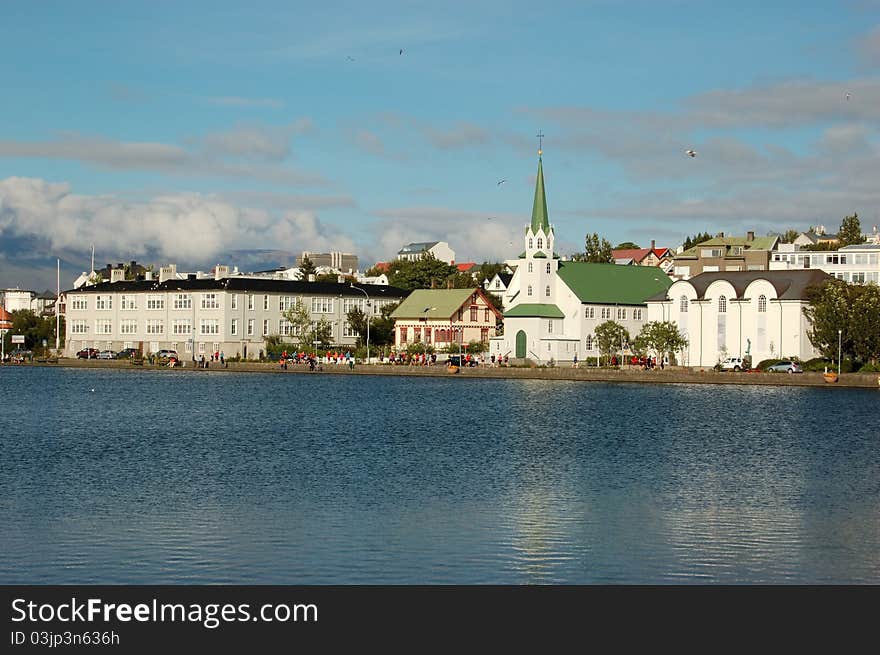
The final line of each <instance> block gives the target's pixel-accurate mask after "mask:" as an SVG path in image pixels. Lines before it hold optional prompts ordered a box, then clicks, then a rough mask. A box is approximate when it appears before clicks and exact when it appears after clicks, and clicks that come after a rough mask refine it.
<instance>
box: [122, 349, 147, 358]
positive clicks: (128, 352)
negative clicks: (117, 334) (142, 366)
mask: <svg viewBox="0 0 880 655" xmlns="http://www.w3.org/2000/svg"><path fill="white" fill-rule="evenodd" d="M140 354H141V351H140V350H138V349H137V348H123V349H122V350H120V351H119V352H118V353H116V359H131V358H132V357H138V356H140Z"/></svg>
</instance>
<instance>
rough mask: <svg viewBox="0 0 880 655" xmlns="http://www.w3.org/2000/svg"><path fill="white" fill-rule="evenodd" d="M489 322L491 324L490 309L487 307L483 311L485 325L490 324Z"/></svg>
mask: <svg viewBox="0 0 880 655" xmlns="http://www.w3.org/2000/svg"><path fill="white" fill-rule="evenodd" d="M488 322H489V308H488V307H486V308H485V309H484V310H483V323H488Z"/></svg>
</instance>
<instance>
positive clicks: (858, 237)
mask: <svg viewBox="0 0 880 655" xmlns="http://www.w3.org/2000/svg"><path fill="white" fill-rule="evenodd" d="M864 241H865V240H864V239H863V238H862V225H861V223H859V215H858V214H857V213H853V215H852V216H845V217H844V218H843V221H841V223H840V229H839V230H838V231H837V247H838V248H842V247H844V246H854V245H856V244H859V243H864Z"/></svg>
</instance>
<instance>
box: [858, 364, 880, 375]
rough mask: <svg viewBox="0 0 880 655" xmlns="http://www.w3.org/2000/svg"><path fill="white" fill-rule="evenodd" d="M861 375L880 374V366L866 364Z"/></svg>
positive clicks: (861, 370) (860, 370)
mask: <svg viewBox="0 0 880 655" xmlns="http://www.w3.org/2000/svg"><path fill="white" fill-rule="evenodd" d="M859 373H880V364H865V365H864V366H862V368H860V369H859Z"/></svg>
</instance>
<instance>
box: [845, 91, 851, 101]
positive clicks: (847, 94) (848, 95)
mask: <svg viewBox="0 0 880 655" xmlns="http://www.w3.org/2000/svg"><path fill="white" fill-rule="evenodd" d="M850 96H852V94H851V93H850V92H849V91H847V92H846V96H845V97H846V99H847V100H849V99H850Z"/></svg>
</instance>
